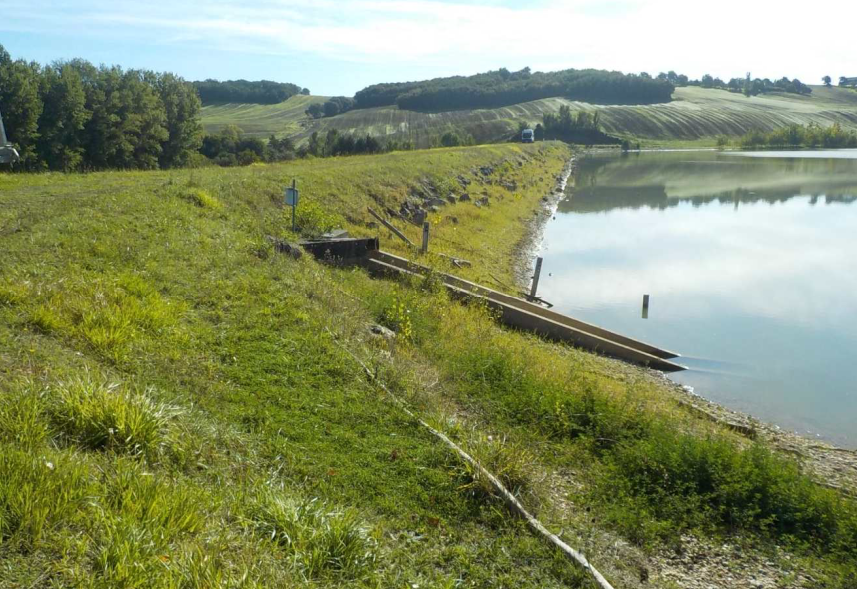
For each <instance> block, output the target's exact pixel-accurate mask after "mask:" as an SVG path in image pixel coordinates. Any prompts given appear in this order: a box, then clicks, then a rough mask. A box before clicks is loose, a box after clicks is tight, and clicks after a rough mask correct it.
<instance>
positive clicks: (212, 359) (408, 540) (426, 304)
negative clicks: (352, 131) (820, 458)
mask: <svg viewBox="0 0 857 589" xmlns="http://www.w3.org/2000/svg"><path fill="white" fill-rule="evenodd" d="M569 156H570V151H569V148H568V147H567V146H564V145H562V144H558V143H553V142H547V143H545V144H536V145H520V144H514V145H512V144H504V145H489V146H477V147H467V148H453V149H436V150H425V151H412V152H394V153H388V154H383V155H377V156H358V157H350V158H324V159H309V160H299V161H294V162H290V163H285V164H276V165H252V166H248V167H243V168H230V169H227V168H206V169H201V170H173V171H162V172H105V173H93V174H74V175H72V174H70V175H62V174H40V175H27V174H14V175H13V174H3V175H0V195H2V196H0V200H2V204H3V207H0V238H2V240H3V241H2V243H3V256H2V257H0V587H2V588H3V589H6V588H9V589H11V588H13V587H14V588H19V587H34V588H48V587H51V588H56V587H94V588H105V589H106V588H114V587H123V588H131V587H140V588H144V587H145V588H158V589H160V588H164V589H167V588H170V589H171V588H178V587H181V588H197V587H198V588H214V587H298V586H301V587H303V586H310V587H341V586H351V587H369V588H376V587H410V588H412V589H413V588H414V587H442V588H453V587H557V588H558V587H581V588H591V587H592V586H593V585H592V583H591V581H589V580H588V576H587V574H586V573H585V571H582V570H580V569H579V568H578V567H576V566H574V565H572V564H570V563H569V562H568V561H566V560H564V559H563V558H561V557H559V556H558V555H557V553H556V552H554V551H553V550H552V549H551V548H550V547H549V546H548V545H547V544H546V543H544V542H543V541H541V540H540V539H539V538H537V537H535V536H534V535H533V534H532V533H531V532H530V531H529V530H528V529H527V528H526V527H525V526H523V525H522V524H521V522H519V521H517V520H515V519H514V518H512V517H511V516H510V515H509V513H508V511H507V510H506V508H505V506H504V505H503V503H502V502H501V501H499V500H498V499H497V498H496V497H494V496H492V495H491V494H490V492H489V491H488V488H487V487H486V485H485V481H484V480H482V479H481V478H480V477H479V476H477V475H476V474H475V473H474V472H473V470H472V469H469V468H468V467H467V466H465V465H463V464H462V463H461V462H459V460H458V459H457V458H456V457H455V455H453V454H452V453H450V452H449V450H448V449H447V448H446V447H445V446H443V445H442V444H439V443H438V441H437V440H436V439H435V438H434V437H432V436H431V435H429V434H428V433H427V432H426V430H425V429H424V428H422V427H421V426H420V425H419V423H417V422H416V421H415V420H414V419H413V418H412V417H410V416H408V415H407V414H406V413H404V412H403V411H401V409H400V407H399V405H397V403H396V402H394V401H393V400H392V399H391V398H390V396H389V395H388V393H387V392H386V391H392V393H393V394H395V395H396V396H397V397H398V398H399V399H401V400H402V401H403V402H404V403H405V404H406V405H407V406H408V407H409V408H410V409H411V410H412V411H414V412H416V413H417V414H418V415H420V416H421V417H422V418H423V419H425V420H428V421H429V422H430V423H432V424H433V425H434V426H435V427H437V428H439V429H441V430H442V431H444V432H446V433H447V434H448V435H450V436H451V437H452V438H454V439H455V440H456V441H458V442H459V443H460V444H462V445H463V446H464V447H465V448H466V449H467V450H468V451H470V452H472V453H473V454H474V455H475V456H476V457H477V458H478V459H479V460H480V461H482V462H484V463H485V464H486V466H488V468H489V469H490V470H492V471H493V472H495V473H496V474H497V475H498V476H499V477H500V478H501V480H503V481H504V483H505V484H506V485H507V486H508V487H510V488H511V489H513V491H514V492H515V493H516V495H517V496H518V497H519V498H520V499H521V501H522V502H524V504H525V505H526V506H527V507H528V508H529V509H531V510H532V511H534V512H535V513H536V514H537V515H538V517H539V518H540V519H541V520H542V521H543V522H545V524H546V525H547V526H548V528H550V529H551V530H552V531H554V532H556V533H559V534H561V535H562V537H563V538H564V539H565V540H566V541H568V542H569V543H570V544H572V545H573V546H575V547H577V548H580V549H581V550H583V551H584V552H585V553H586V555H587V556H588V557H590V558H591V560H592V561H593V563H594V565H595V566H597V567H598V568H599V569H600V570H601V571H602V572H603V573H604V574H605V575H606V576H607V577H608V578H609V579H610V580H611V582H613V583H614V585H615V587H617V588H623V589H631V588H636V587H639V586H640V584H641V583H642V582H643V580H645V583H646V585H645V586H651V587H662V588H664V589H670V588H673V587H675V585H674V584H673V582H672V581H670V578H669V576H668V575H665V574H664V573H663V570H662V567H661V565H660V564H658V563H659V562H663V561H662V560H660V561H659V560H658V559H659V558H660V557H662V556H663V555H665V554H666V555H671V556H668V558H672V557H674V556H675V555H677V554H679V555H680V554H681V552H682V546H684V545H686V543H687V542H689V540H688V539H689V538H697V539H699V541H704V542H709V543H711V545H717V546H720V545H721V544H723V542H724V541H726V542H732V543H734V544H735V545H736V546H740V547H741V553H740V554H737V555H735V556H734V557H732V558H731V559H730V561H729V566H730V567H735V569H736V573H735V574H736V575H738V576H740V575H744V576H745V577H746V576H748V575H753V574H754V570H755V569H753V566H755V564H754V563H758V562H763V561H764V562H766V563H771V566H773V567H776V569H777V571H779V572H778V573H777V574H778V576H777V578H776V579H775V581H776V583H778V585H777V586H780V587H793V586H796V584H795V583H794V581H795V579H798V576H796V575H798V574H799V573H803V572H811V573H812V577H813V579H814V582H815V584H814V585H804V586H806V587H810V586H812V587H830V588H837V589H845V588H846V587H851V586H853V585H852V584H850V583H851V582H852V581H853V579H854V578H855V577H854V575H855V574H857V565H855V561H857V504H855V502H854V501H852V500H850V499H848V498H847V497H846V496H844V495H842V494H840V493H839V492H838V491H835V490H833V489H829V488H825V487H822V486H821V485H819V484H817V483H816V482H815V480H814V478H813V477H812V476H811V473H809V472H807V471H805V470H804V469H803V468H802V467H801V466H800V465H799V464H798V463H797V462H796V460H795V458H793V457H792V456H791V455H782V454H780V453H779V452H775V451H773V450H771V449H770V448H769V447H768V446H767V445H766V443H765V442H758V443H753V442H751V441H750V440H747V439H745V438H742V437H740V436H739V435H737V434H736V433H734V432H732V431H731V430H729V429H727V428H725V427H723V426H721V425H718V424H715V423H713V422H711V421H709V420H708V419H700V418H699V417H698V416H697V414H696V413H693V412H691V411H689V410H688V409H687V408H686V407H685V406H684V405H682V404H681V403H680V402H679V399H677V398H676V396H675V393H674V392H673V390H672V389H670V388H668V387H666V386H665V385H664V384H663V382H662V381H661V380H660V379H658V378H655V377H653V376H652V375H651V374H650V373H647V372H645V371H643V370H641V369H638V368H635V367H631V366H627V365H624V364H622V363H619V362H616V361H612V360H609V359H605V358H601V357H599V356H595V355H593V354H589V353H586V352H582V351H579V350H575V349H573V348H569V347H567V346H563V345H556V344H551V343H548V342H545V341H542V340H540V339H539V338H536V337H534V336H532V335H527V334H523V333H518V332H515V331H510V330H506V329H503V328H501V327H500V326H498V325H497V323H496V322H495V321H494V320H493V317H492V315H491V313H490V312H489V311H488V310H487V309H485V308H483V307H481V306H480V305H463V304H461V303H460V302H459V301H456V300H451V299H449V298H448V296H447V295H446V293H445V291H443V289H441V288H439V287H438V284H437V282H436V281H435V280H434V279H432V277H431V276H429V277H428V278H426V279H424V280H415V281H404V282H396V281H392V280H372V279H370V278H369V277H368V276H367V274H366V273H365V272H364V271H363V270H360V269H349V268H337V267H335V266H330V265H325V264H321V263H318V262H316V261H314V260H312V259H309V258H308V256H306V255H304V256H303V257H302V258H300V259H298V260H296V259H293V258H292V257H291V256H287V255H282V254H280V253H277V252H276V251H274V249H273V247H272V245H271V243H270V242H269V241H268V239H267V237H266V236H269V235H274V236H279V237H282V238H285V239H288V240H292V241H294V240H297V239H298V238H299V235H295V234H292V233H291V232H290V230H289V227H290V220H289V217H288V215H287V214H286V213H287V212H286V211H284V210H283V207H282V205H281V202H282V188H283V186H285V185H286V184H288V183H289V182H290V181H291V179H292V178H297V179H298V183H299V187H300V188H301V190H302V193H301V194H302V200H301V205H300V207H299V211H298V212H299V214H298V224H299V227H300V228H301V229H300V233H301V235H303V236H312V235H317V234H319V233H320V232H323V231H326V230H329V229H331V228H334V227H343V228H345V229H347V230H349V231H350V232H351V233H352V234H354V235H378V236H380V238H381V241H382V246H383V248H384V249H387V250H392V251H396V252H399V253H407V254H408V255H411V256H417V255H418V254H416V253H415V252H413V251H408V250H407V249H406V248H405V246H404V245H402V244H401V243H400V242H398V241H396V240H394V238H393V237H392V236H391V235H390V234H389V233H388V232H387V231H380V232H379V230H378V229H377V227H375V226H374V225H373V223H374V220H373V219H372V217H371V216H369V215H368V213H367V211H366V209H367V207H368V206H372V207H375V208H377V209H379V210H382V211H384V210H393V211H395V210H397V208H398V206H399V205H400V204H401V203H402V202H403V201H404V200H406V199H413V198H416V197H417V196H416V195H420V194H422V195H426V194H431V195H435V196H439V197H441V198H444V197H448V196H451V195H456V196H461V195H463V194H464V193H465V192H467V193H468V194H469V195H472V200H471V201H467V200H463V201H458V202H456V203H455V204H448V205H444V206H442V207H440V208H439V210H437V211H435V212H432V213H431V214H430V217H429V220H430V222H431V223H432V242H431V243H432V246H431V250H432V251H431V253H429V254H428V255H425V256H421V257H420V260H421V261H422V262H424V263H426V264H429V265H431V266H434V267H436V268H438V269H443V270H450V265H449V262H448V261H446V260H445V258H442V257H440V256H436V255H435V253H436V252H437V253H440V252H442V253H446V254H450V255H454V256H459V257H463V258H467V259H469V260H470V261H471V262H472V264H473V265H472V267H471V268H468V269H465V270H461V271H459V270H457V269H456V270H455V271H456V272H461V273H462V274H463V275H465V276H467V277H470V278H474V279H476V280H479V281H483V282H486V283H489V284H495V282H492V281H496V283H505V284H506V288H508V289H509V290H514V286H513V280H514V279H513V258H514V252H515V250H516V249H517V248H518V245H519V244H520V242H521V240H522V239H524V238H525V237H526V235H527V228H526V221H528V220H529V219H531V218H532V215H533V214H534V211H536V210H537V209H538V208H539V207H541V206H542V205H543V201H542V198H543V197H544V196H545V195H546V194H548V193H549V192H550V191H551V190H552V188H553V186H554V184H555V181H556V176H557V175H558V174H559V173H560V171H561V169H562V168H563V166H564V165H565V163H566V161H567V159H568V158H569ZM483 197H484V198H485V199H486V200H485V201H484V203H485V204H482V205H481V206H477V205H476V203H475V202H474V201H475V200H476V199H477V198H483ZM391 218H392V219H393V220H394V222H396V223H397V224H399V226H400V227H402V228H403V229H404V230H405V231H406V232H407V233H408V234H409V235H410V236H411V238H412V239H414V240H416V239H417V236H418V235H419V232H420V228H418V227H416V226H412V225H408V224H406V223H405V222H404V221H402V220H401V219H396V218H394V217H391ZM379 323H380V324H381V325H383V326H385V327H387V328H388V329H390V330H392V331H393V332H394V334H395V335H394V336H389V337H385V336H380V337H379V336H377V335H373V331H372V330H371V329H370V327H371V326H372V325H374V324H379ZM355 357H356V358H357V359H359V361H360V362H363V363H364V364H365V365H366V366H368V367H369V370H370V372H371V373H372V374H373V375H374V378H375V379H376V380H375V382H380V383H383V384H384V387H385V389H386V391H385V389H382V388H381V387H379V386H376V385H375V384H373V382H372V381H369V380H368V379H367V378H366V377H365V374H364V372H363V368H362V367H361V366H360V364H359V363H358V361H357V360H355ZM742 559H743V560H742ZM695 566H696V565H695V564H693V565H692V567H695ZM766 566H767V565H766ZM742 569H746V570H742ZM688 570H689V571H691V572H692V571H693V568H690V569H688ZM699 574H700V575H701V574H703V573H699ZM736 578H738V577H736ZM741 578H743V577H741ZM702 580H705V579H702ZM747 586H750V585H747Z"/></svg>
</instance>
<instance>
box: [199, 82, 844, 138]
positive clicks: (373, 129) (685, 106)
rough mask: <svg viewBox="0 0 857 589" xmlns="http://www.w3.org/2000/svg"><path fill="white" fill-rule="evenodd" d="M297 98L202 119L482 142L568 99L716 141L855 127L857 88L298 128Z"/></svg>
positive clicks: (657, 131) (286, 129)
mask: <svg viewBox="0 0 857 589" xmlns="http://www.w3.org/2000/svg"><path fill="white" fill-rule="evenodd" d="M296 98H297V97H296ZM296 98H292V99H290V100H289V101H287V102H285V103H283V105H273V106H251V105H244V106H237V105H232V106H229V107H206V108H205V109H203V117H204V118H203V122H204V123H205V125H206V128H207V129H209V130H217V129H219V128H221V127H222V125H224V124H226V123H233V122H234V123H235V124H237V125H239V126H240V127H242V128H243V129H245V131H247V132H248V133H251V134H257V135H260V136H263V135H264V136H266V135H270V134H271V133H276V134H280V133H284V134H295V136H296V139H299V140H304V139H306V138H307V137H308V136H309V135H310V134H312V133H313V132H314V131H318V132H320V133H325V132H326V131H327V130H328V129H331V128H335V129H338V130H339V131H340V132H343V133H355V134H366V133H368V134H370V135H374V136H379V137H390V138H394V139H397V140H411V141H413V142H414V144H415V145H417V146H421V147H425V146H427V145H429V144H430V143H431V142H432V140H435V141H436V140H437V139H438V138H439V137H440V136H441V135H443V134H444V133H445V132H447V131H450V130H464V131H466V132H468V133H470V134H471V135H473V137H474V138H475V139H476V140H477V142H481V143H487V142H498V141H505V140H507V139H509V138H510V137H512V136H513V135H514V133H515V132H516V130H517V128H518V124H519V123H520V122H527V123H529V124H531V125H535V124H536V123H538V122H541V120H542V116H543V115H544V114H545V113H557V112H558V111H559V108H560V106H562V105H569V106H570V107H571V108H572V109H573V110H575V111H578V110H598V111H599V112H600V114H601V122H602V127H603V129H604V131H605V132H607V133H609V134H612V135H616V136H621V137H623V138H628V139H630V140H632V141H641V142H642V143H643V144H644V145H660V144H669V143H671V142H672V143H675V142H680V143H689V144H699V145H714V143H715V141H716V138H717V137H718V136H720V135H727V136H738V135H743V134H744V133H747V132H748V131H750V130H754V129H757V130H762V131H772V130H775V129H779V128H782V127H785V126H788V125H790V124H802V125H806V124H809V123H811V122H815V123H819V124H821V125H824V126H829V125H832V124H833V123H836V122H838V123H840V124H841V125H843V126H844V127H846V128H851V129H857V92H854V91H853V90H851V89H846V88H836V87H833V88H826V87H824V86H813V93H812V94H811V95H809V96H801V95H796V94H785V93H783V94H767V95H760V96H754V97H751V98H748V97H745V96H744V95H742V94H734V93H730V92H726V91H725V90H709V89H704V88H698V87H685V88H677V89H676V91H675V93H674V94H673V101H672V102H670V103H666V104H652V105H642V106H609V105H607V106H605V105H590V104H586V103H581V102H572V101H568V100H565V99H563V98H549V99H544V100H536V101H533V102H526V103H522V104H516V105H513V106H507V107H503V108H495V109H479V110H456V111H450V112H440V113H424V112H417V111H409V110H400V109H399V108H397V107H382V108H371V109H363V110H354V111H350V112H347V113H345V114H343V115H338V116H336V117H332V118H325V119H320V120H318V121H314V122H310V121H307V122H306V123H304V124H303V126H301V127H299V126H298V125H297V123H296V122H295V120H294V119H293V118H281V115H280V112H281V111H282V112H289V113H291V114H290V115H289V117H292V116H297V117H298V118H300V117H301V116H304V115H303V108H305V107H303V108H301V109H291V108H289V110H286V109H285V108H284V106H285V105H288V104H289V103H290V102H291V101H292V100H295V99H296ZM301 98H305V97H301ZM215 121H216V124H215Z"/></svg>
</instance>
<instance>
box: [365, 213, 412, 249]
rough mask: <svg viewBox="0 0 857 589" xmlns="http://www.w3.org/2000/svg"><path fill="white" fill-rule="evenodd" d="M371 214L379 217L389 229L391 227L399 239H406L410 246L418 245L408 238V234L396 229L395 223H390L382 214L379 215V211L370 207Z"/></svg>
mask: <svg viewBox="0 0 857 589" xmlns="http://www.w3.org/2000/svg"><path fill="white" fill-rule="evenodd" d="M369 214H370V215H372V216H373V217H375V218H376V219H378V220H379V221H380V222H381V224H382V225H384V227H386V228H387V229H389V230H390V231H392V232H393V235H395V236H396V237H398V238H399V239H401V240H402V241H404V242H405V243H407V244H408V245H409V246H411V247H417V246H415V245H414V242H412V241H411V240H410V239H408V238H407V236H406V235H405V234H404V233H402V232H401V231H399V230H398V229H396V228H395V227H393V225H392V224H390V223H389V222H387V220H386V219H384V218H383V217H381V215H379V214H378V213H376V212H375V211H373V210H372V209H371V208H369Z"/></svg>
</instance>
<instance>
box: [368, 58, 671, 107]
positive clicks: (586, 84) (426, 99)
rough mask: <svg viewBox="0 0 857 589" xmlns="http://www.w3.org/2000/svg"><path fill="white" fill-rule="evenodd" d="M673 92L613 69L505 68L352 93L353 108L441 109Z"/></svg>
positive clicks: (645, 97) (639, 100) (664, 98)
mask: <svg viewBox="0 0 857 589" xmlns="http://www.w3.org/2000/svg"><path fill="white" fill-rule="evenodd" d="M673 90H674V87H673V84H671V83H670V82H668V81H666V80H659V79H654V78H652V77H651V76H641V75H637V74H623V73H621V72H615V71H605V70H594V69H586V70H574V69H569V70H563V71H558V72H547V73H545V72H531V71H530V68H524V69H522V70H520V71H517V72H510V71H509V70H507V69H505V68H502V69H499V70H496V71H489V72H485V73H481V74H476V75H473V76H454V77H449V78H435V79H433V80H427V81H424V82H404V83H397V84H375V85H373V86H369V87H367V88H364V89H363V90H360V91H359V92H357V93H356V94H355V95H354V101H355V104H354V108H371V107H377V106H392V105H397V106H398V107H399V108H402V109H408V110H426V111H443V110H456V109H468V108H496V107H501V106H508V105H511V104H517V103H520V102H527V101H531V100H538V99H541V98H552V97H564V98H569V99H571V100H581V101H585V102H591V103H596V104H653V103H659V102H669V101H670V100H671V95H672V92H673Z"/></svg>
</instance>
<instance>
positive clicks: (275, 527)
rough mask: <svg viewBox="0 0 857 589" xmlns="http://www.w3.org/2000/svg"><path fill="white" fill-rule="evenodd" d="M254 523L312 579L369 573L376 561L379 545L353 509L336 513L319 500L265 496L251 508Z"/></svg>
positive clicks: (348, 576)
mask: <svg viewBox="0 0 857 589" xmlns="http://www.w3.org/2000/svg"><path fill="white" fill-rule="evenodd" d="M248 517H249V521H250V524H251V525H252V527H253V528H254V529H255V531H256V532H257V533H258V534H259V535H260V536H262V537H263V538H267V539H269V540H270V541H272V542H273V543H275V544H276V545H277V546H279V547H280V548H281V549H282V550H283V551H285V552H286V553H287V554H288V555H289V557H290V558H291V560H292V563H293V566H294V568H295V569H296V570H297V571H298V572H300V573H301V574H302V575H303V576H304V577H305V578H306V579H314V578H318V577H323V576H325V575H330V574H333V575H337V576H342V577H346V578H351V579H358V578H363V577H366V576H368V575H369V574H370V573H371V572H372V570H373V569H374V565H375V548H374V544H373V542H372V541H371V540H370V539H369V537H368V535H367V534H366V532H365V531H364V530H363V528H361V527H360V524H359V522H358V520H357V517H356V515H355V514H354V513H353V512H352V511H331V510H328V509H327V508H326V507H325V506H324V505H322V504H320V503H318V502H316V501H315V500H311V501H306V500H299V499H294V498H291V497H286V496H283V495H281V494H279V493H276V492H274V491H270V490H269V491H264V492H262V493H260V494H259V496H258V497H257V498H256V500H255V501H253V502H252V503H251V505H250V507H249V509H248Z"/></svg>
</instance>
